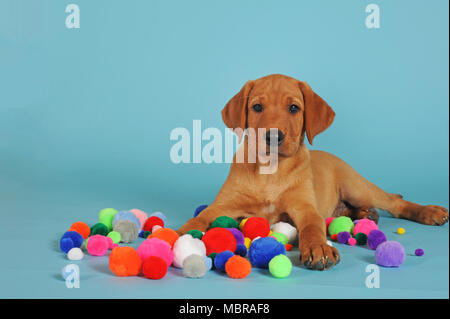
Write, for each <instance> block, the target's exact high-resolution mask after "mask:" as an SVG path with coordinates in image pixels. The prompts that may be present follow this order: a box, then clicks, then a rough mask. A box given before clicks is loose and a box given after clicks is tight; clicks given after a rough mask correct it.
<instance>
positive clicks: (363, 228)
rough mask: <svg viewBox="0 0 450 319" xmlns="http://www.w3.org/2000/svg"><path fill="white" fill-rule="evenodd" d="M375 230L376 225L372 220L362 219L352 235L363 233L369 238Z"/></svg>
mask: <svg viewBox="0 0 450 319" xmlns="http://www.w3.org/2000/svg"><path fill="white" fill-rule="evenodd" d="M375 229H376V230H378V225H377V224H376V223H375V222H374V221H373V220H370V219H367V218H363V219H360V220H359V221H358V223H357V224H356V225H355V227H354V228H353V234H358V233H364V234H366V235H367V236H369V234H370V232H371V231H372V230H375Z"/></svg>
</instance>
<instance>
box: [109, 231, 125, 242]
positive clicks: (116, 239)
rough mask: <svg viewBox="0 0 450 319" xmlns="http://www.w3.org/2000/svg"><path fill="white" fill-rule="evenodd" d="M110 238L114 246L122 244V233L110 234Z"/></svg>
mask: <svg viewBox="0 0 450 319" xmlns="http://www.w3.org/2000/svg"><path fill="white" fill-rule="evenodd" d="M108 237H109V238H111V239H112V241H113V244H118V243H120V240H121V239H122V236H121V235H120V233H119V232H116V231H112V232H109V234H108Z"/></svg>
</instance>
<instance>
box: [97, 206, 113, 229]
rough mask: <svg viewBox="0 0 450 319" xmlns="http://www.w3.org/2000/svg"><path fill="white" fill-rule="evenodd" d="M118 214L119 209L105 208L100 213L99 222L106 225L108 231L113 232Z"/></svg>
mask: <svg viewBox="0 0 450 319" xmlns="http://www.w3.org/2000/svg"><path fill="white" fill-rule="evenodd" d="M116 213H117V209H114V208H103V209H102V210H101V211H100V212H99V213H98V221H99V222H100V223H102V224H104V225H106V227H108V231H111V230H112V229H113V225H112V222H113V219H114V216H115V215H116Z"/></svg>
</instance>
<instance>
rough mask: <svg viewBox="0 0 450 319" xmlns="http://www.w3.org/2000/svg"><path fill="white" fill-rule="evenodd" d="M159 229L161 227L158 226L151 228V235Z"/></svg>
mask: <svg viewBox="0 0 450 319" xmlns="http://www.w3.org/2000/svg"><path fill="white" fill-rule="evenodd" d="M160 228H162V227H161V226H159V225H155V226H153V228H152V233H154V232H155V231H157V230H158V229H160Z"/></svg>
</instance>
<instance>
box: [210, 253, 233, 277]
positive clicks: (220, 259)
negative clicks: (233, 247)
mask: <svg viewBox="0 0 450 319" xmlns="http://www.w3.org/2000/svg"><path fill="white" fill-rule="evenodd" d="M233 256H234V254H233V252H231V251H229V250H225V251H223V252H221V253H219V254H217V255H216V257H215V258H214V267H216V269H217V270H220V271H222V272H224V271H225V264H226V262H227V261H228V259H230V258H231V257H233Z"/></svg>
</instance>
